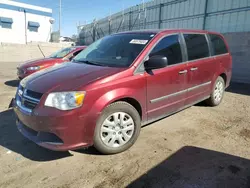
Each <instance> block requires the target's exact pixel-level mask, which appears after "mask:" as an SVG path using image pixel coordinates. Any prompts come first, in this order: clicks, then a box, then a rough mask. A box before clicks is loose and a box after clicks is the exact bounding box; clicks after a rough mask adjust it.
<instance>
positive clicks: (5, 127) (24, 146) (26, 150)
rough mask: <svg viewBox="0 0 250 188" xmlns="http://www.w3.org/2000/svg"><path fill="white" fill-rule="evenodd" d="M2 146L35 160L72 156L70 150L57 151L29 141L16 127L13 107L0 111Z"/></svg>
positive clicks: (0, 138)
mask: <svg viewBox="0 0 250 188" xmlns="http://www.w3.org/2000/svg"><path fill="white" fill-rule="evenodd" d="M0 120H1V121H0V146H2V147H4V148H6V152H7V151H8V150H11V151H13V152H16V153H19V154H20V155H22V156H23V157H25V158H28V159H30V160H33V161H52V160H57V159H60V158H65V157H69V156H72V155H71V154H70V153H69V152H55V151H50V150H47V149H44V148H42V147H40V146H37V145H36V144H35V143H33V142H31V141H29V140H28V139H26V138H25V137H23V135H21V133H19V131H18V130H17V128H16V126H15V125H16V123H15V115H14V112H13V110H12V109H10V110H7V111H3V112H1V113H0Z"/></svg>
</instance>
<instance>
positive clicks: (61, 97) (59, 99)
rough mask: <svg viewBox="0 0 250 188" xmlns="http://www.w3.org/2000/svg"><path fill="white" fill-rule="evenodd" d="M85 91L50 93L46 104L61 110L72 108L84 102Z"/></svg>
mask: <svg viewBox="0 0 250 188" xmlns="http://www.w3.org/2000/svg"><path fill="white" fill-rule="evenodd" d="M85 94H86V92H85V91H72V92H58V93H50V94H49V95H48V97H47V99H46V101H45V106H49V107H54V108H57V109H59V110H72V109H75V108H79V107H81V106H82V104H83V100H84V98H85Z"/></svg>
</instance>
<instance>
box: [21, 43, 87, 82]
mask: <svg viewBox="0 0 250 188" xmlns="http://www.w3.org/2000/svg"><path fill="white" fill-rule="evenodd" d="M85 48H86V46H75V47H68V48H63V49H61V50H60V51H58V52H55V53H54V54H52V55H51V56H49V57H46V58H42V59H36V60H31V61H27V62H25V63H23V64H21V65H19V66H18V67H17V76H18V78H19V79H20V80H21V79H23V78H25V77H26V76H29V75H30V74H33V73H35V72H37V71H40V70H42V69H46V68H49V67H52V66H54V65H57V64H61V63H64V62H68V61H71V60H72V59H73V58H74V57H75V56H76V55H77V54H79V53H80V52H81V51H82V50H83V49H85Z"/></svg>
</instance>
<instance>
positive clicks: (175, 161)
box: [128, 146, 250, 188]
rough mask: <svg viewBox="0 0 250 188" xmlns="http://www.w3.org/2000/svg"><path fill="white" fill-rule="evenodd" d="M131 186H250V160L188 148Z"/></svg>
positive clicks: (193, 187) (206, 187)
mask: <svg viewBox="0 0 250 188" xmlns="http://www.w3.org/2000/svg"><path fill="white" fill-rule="evenodd" d="M128 187H131V188H133V187H136V188H138V187H173V188H175V187H176V188H182V187H183V188H189V187H190V188H191V187H192V188H196V187H197V188H200V187H202V188H213V187H227V188H236V187H242V188H243V187H246V188H247V187H250V160H248V159H244V158H241V157H237V156H233V155H229V154H225V153H220V152H217V151H212V150H207V149H203V148H197V147H192V146H185V147H183V148H181V149H180V150H178V151H177V152H176V153H174V154H173V155H172V156H170V157H169V158H167V159H166V160H164V161H163V162H162V163H160V164H158V165H157V166H156V167H154V168H152V169H151V170H149V171H148V172H146V173H145V174H144V175H142V176H141V177H139V178H138V179H136V180H135V181H134V182H132V183H131V184H130V185H128Z"/></svg>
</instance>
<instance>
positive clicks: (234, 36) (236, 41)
mask: <svg viewBox="0 0 250 188" xmlns="http://www.w3.org/2000/svg"><path fill="white" fill-rule="evenodd" d="M224 35H225V38H226V40H227V42H228V44H229V48H230V51H231V53H232V56H233V81H234V82H242V83H250V32H237V33H236V32H234V33H226V34H224Z"/></svg>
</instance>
